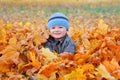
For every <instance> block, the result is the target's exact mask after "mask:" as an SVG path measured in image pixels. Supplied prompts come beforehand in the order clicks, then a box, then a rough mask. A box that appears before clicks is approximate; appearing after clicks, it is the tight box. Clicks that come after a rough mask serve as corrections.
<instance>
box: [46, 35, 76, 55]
mask: <svg viewBox="0 0 120 80" xmlns="http://www.w3.org/2000/svg"><path fill="white" fill-rule="evenodd" d="M44 47H45V48H49V49H50V50H51V51H55V52H57V53H63V52H69V53H75V43H74V41H73V40H72V39H71V38H70V37H69V36H68V35H66V36H65V37H63V38H62V39H60V40H55V39H54V38H52V37H51V36H50V37H49V39H48V41H47V42H46V43H45V46H44Z"/></svg>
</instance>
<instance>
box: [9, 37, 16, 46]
mask: <svg viewBox="0 0 120 80" xmlns="http://www.w3.org/2000/svg"><path fill="white" fill-rule="evenodd" d="M16 43H17V39H16V37H12V38H10V39H9V45H12V44H16Z"/></svg>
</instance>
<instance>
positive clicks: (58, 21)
mask: <svg viewBox="0 0 120 80" xmlns="http://www.w3.org/2000/svg"><path fill="white" fill-rule="evenodd" d="M53 26H64V27H65V28H66V29H67V30H68V29H69V20H68V18H67V17H66V16H65V15H64V14H62V13H59V12H57V13H54V14H53V15H51V16H50V18H49V20H48V29H50V28H52V27H53Z"/></svg>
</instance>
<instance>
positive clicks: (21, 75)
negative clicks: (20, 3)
mask: <svg viewBox="0 0 120 80" xmlns="http://www.w3.org/2000/svg"><path fill="white" fill-rule="evenodd" d="M48 34H49V32H48V31H47V29H45V28H44V25H39V26H38V27H37V26H36V25H34V24H31V23H29V22H26V23H24V24H23V23H22V22H19V23H18V22H15V23H5V22H4V21H2V20H0V80H28V79H29V80H92V79H95V80H102V79H103V80H118V79H120V29H117V28H116V29H112V28H110V27H109V26H108V25H106V24H105V23H104V21H103V20H99V21H98V27H94V28H92V29H88V28H85V27H83V28H79V27H76V28H71V30H70V33H69V34H70V36H71V38H72V39H73V40H74V41H75V43H76V53H75V55H74V56H73V58H72V59H70V60H69V59H62V58H61V57H59V56H58V55H57V53H53V52H50V51H49V49H45V48H43V44H44V43H45V42H46V40H47V38H48Z"/></svg>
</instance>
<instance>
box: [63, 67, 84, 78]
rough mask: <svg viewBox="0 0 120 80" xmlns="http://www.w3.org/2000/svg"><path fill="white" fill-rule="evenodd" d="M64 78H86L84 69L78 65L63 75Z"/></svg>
mask: <svg viewBox="0 0 120 80" xmlns="http://www.w3.org/2000/svg"><path fill="white" fill-rule="evenodd" d="M64 78H65V80H86V76H85V75H84V70H83V69H82V68H80V67H78V68H76V69H75V70H73V71H72V72H71V73H69V74H67V75H65V76H64Z"/></svg>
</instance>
